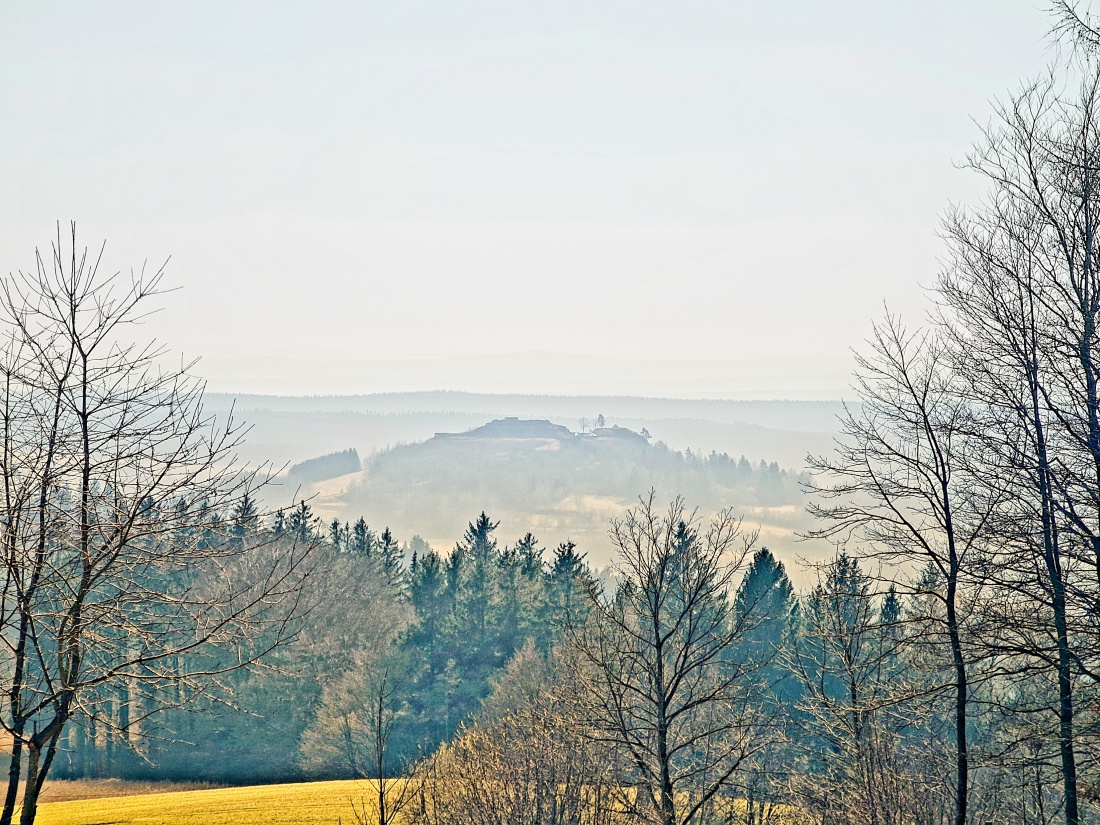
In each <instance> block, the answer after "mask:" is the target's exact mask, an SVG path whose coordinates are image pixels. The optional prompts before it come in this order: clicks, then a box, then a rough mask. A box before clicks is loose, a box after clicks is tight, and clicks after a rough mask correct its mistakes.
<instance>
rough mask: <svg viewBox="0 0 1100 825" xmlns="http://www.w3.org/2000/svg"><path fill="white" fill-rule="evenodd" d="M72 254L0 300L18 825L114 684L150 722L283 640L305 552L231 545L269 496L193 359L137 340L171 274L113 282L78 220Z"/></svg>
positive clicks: (1, 524) (4, 665)
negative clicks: (166, 705) (71, 736)
mask: <svg viewBox="0 0 1100 825" xmlns="http://www.w3.org/2000/svg"><path fill="white" fill-rule="evenodd" d="M70 241H71V247H69V248H67V249H66V248H65V246H64V245H63V243H62V239H61V236H60V229H59V232H58V238H57V241H56V243H55V245H54V246H53V249H52V254H51V256H50V258H49V259H46V260H44V259H43V258H42V257H41V256H38V257H37V266H36V269H35V270H34V271H32V272H29V273H22V272H20V273H18V274H15V275H12V276H10V277H9V278H8V279H6V280H5V281H4V282H3V285H2V287H0V313H2V316H3V317H2V320H3V323H4V324H5V327H6V330H5V334H6V337H5V345H4V348H3V351H2V353H0V483H2V485H3V489H2V491H0V494H2V499H0V553H2V556H0V675H2V678H3V693H2V699H0V728H2V729H3V731H4V732H5V734H6V735H7V736H8V737H9V738H10V743H11V744H10V767H9V772H8V787H7V793H6V796H5V800H4V807H3V812H2V814H0V823H2V824H3V825H8V823H10V822H12V819H13V817H14V815H15V811H16V801H17V794H18V785H19V782H20V778H21V776H25V781H24V783H23V805H22V813H21V817H20V822H21V823H23V825H30V823H32V822H33V821H34V818H35V814H36V807H37V799H38V793H39V791H40V790H41V788H42V784H43V782H44V781H45V779H46V776H47V775H48V773H49V770H50V766H51V764H52V762H53V759H54V756H55V754H56V752H57V746H58V741H59V739H60V737H61V735H62V732H63V731H64V730H65V727H66V725H67V724H68V723H69V722H70V720H72V719H73V717H74V716H75V715H78V714H80V715H84V716H87V717H92V718H94V717H96V715H97V714H98V713H99V708H98V707H97V706H96V704H95V697H96V695H97V693H102V690H103V689H105V688H106V687H108V686H110V685H126V686H127V687H128V689H132V690H134V691H137V690H139V689H140V690H142V691H143V692H144V696H145V698H146V699H147V700H148V702H147V703H146V704H144V705H135V707H139V708H142V709H141V710H140V713H148V712H151V709H152V708H153V707H154V706H155V704H156V702H158V701H164V700H165V697H166V696H168V695H170V692H169V691H167V690H165V688H166V687H167V686H169V685H172V684H175V685H195V686H198V685H199V683H200V682H202V681H203V680H204V679H207V678H209V677H212V676H214V675H215V674H216V673H218V672H224V671H225V670H228V669H233V668H238V667H243V666H247V665H248V664H249V663H251V662H254V661H256V660H257V659H258V658H259V657H261V656H263V655H264V654H265V653H266V652H267V651H269V650H271V649H272V648H273V647H275V646H276V645H279V644H281V643H282V642H283V641H285V639H286V638H287V637H288V634H289V633H290V632H292V628H293V620H294V618H295V616H296V614H297V606H298V600H299V593H300V589H299V585H300V582H301V578H302V576H303V575H304V574H305V571H306V569H307V559H308V555H309V548H308V547H302V546H296V545H294V544H292V543H289V542H278V543H275V542H266V543H261V545H260V546H256V543H255V542H251V541H250V542H242V541H241V540H240V537H239V536H234V535H233V534H232V531H231V529H229V528H230V527H231V522H230V521H229V520H228V518H227V517H228V515H229V513H230V511H231V510H232V509H233V507H234V505H235V504H237V503H239V502H240V501H241V500H242V499H243V498H244V497H245V496H247V495H251V494H252V493H253V492H254V491H255V488H256V487H257V484H258V476H257V474H256V472H255V471H254V470H252V471H250V470H247V469H241V468H239V467H238V466H237V465H236V464H235V462H234V450H235V448H236V445H237V444H238V443H239V441H240V438H241V437H242V434H243V430H242V429H241V428H240V427H239V426H238V425H236V424H234V423H233V421H232V420H229V421H223V422H221V423H220V424H219V423H218V422H216V421H214V420H213V419H212V418H211V417H210V416H208V415H206V414H204V412H203V406H202V395H203V385H202V383H201V382H199V381H197V380H196V379H194V378H193V377H191V375H190V374H189V371H188V366H189V365H185V366H181V367H179V368H177V369H169V368H163V367H162V366H161V364H162V361H163V360H164V359H163V356H164V355H165V351H164V350H163V349H162V348H161V347H159V346H158V345H156V344H149V345H145V346H142V345H137V344H133V343H131V342H130V341H129V340H128V337H127V336H128V334H129V333H130V331H131V330H132V329H133V326H134V325H135V324H137V323H139V322H140V321H142V320H143V319H144V318H145V317H146V316H147V315H148V312H149V308H148V304H149V299H150V298H151V297H153V296H155V295H156V294H157V293H158V291H159V290H160V285H161V278H162V273H161V271H160V270H158V271H157V272H155V273H153V274H152V275H146V274H145V273H144V272H143V273H141V274H139V275H135V276H134V277H133V278H132V279H131V280H130V281H128V282H126V281H124V280H123V279H121V278H120V277H118V276H115V277H105V276H103V275H102V274H101V273H100V271H99V258H89V256H88V253H87V250H84V251H83V252H81V251H80V250H79V248H78V247H77V244H76V232H75V227H74V228H73V230H72V236H71V239H70ZM100 254H102V251H101V253H100ZM218 651H223V652H224V655H219V653H218ZM176 694H178V691H176ZM24 764H25V765H26V768H25V775H24V773H23V765H24Z"/></svg>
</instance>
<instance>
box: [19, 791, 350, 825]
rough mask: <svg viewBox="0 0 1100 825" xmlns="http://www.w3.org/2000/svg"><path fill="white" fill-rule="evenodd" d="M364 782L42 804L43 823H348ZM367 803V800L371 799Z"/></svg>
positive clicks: (190, 792)
mask: <svg viewBox="0 0 1100 825" xmlns="http://www.w3.org/2000/svg"><path fill="white" fill-rule="evenodd" d="M364 796H369V786H368V784H367V783H366V782H361V781H356V780H351V781H341V782H303V783H300V784H295V785H257V786H253V787H248V788H215V789H212V790H201V791H176V792H174V793H153V794H143V795H140V796H117V797H112V798H108V799H82V800H74V801H71V802H50V803H46V804H42V805H39V807H38V819H37V822H38V823H40V825H261V824H262V825H283V823H285V824H286V825H295V824H296V823H300V825H322V824H323V825H335V823H336V822H337V820H338V819H342V820H343V822H344V825H351V824H352V823H354V822H355V817H354V816H353V815H352V804H353V803H354V804H355V805H356V807H358V806H359V803H360V799H361V798H363V797H364ZM368 806H369V803H368Z"/></svg>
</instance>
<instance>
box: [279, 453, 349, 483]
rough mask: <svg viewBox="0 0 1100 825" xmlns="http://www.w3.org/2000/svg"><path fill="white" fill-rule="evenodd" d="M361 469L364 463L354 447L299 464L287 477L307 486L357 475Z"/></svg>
mask: <svg viewBox="0 0 1100 825" xmlns="http://www.w3.org/2000/svg"><path fill="white" fill-rule="evenodd" d="M361 469H363V463H362V461H360V459H359V452H358V451H357V450H356V449H355V448H354V447H353V448H351V449H349V450H341V451H340V452H338V453H328V454H327V455H322V456H318V457H317V458H310V459H307V460H306V461H302V462H299V463H298V464H295V465H293V466H292V467H291V468H290V470H289V471H288V472H287V475H289V476H290V477H291V478H293V479H295V480H298V481H302V482H304V483H306V484H313V483H315V482H318V481H325V480H326V479H330V478H336V477H337V476H344V475H347V474H348V473H357V472H359V471H360V470H361Z"/></svg>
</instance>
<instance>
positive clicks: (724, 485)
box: [284, 417, 808, 565]
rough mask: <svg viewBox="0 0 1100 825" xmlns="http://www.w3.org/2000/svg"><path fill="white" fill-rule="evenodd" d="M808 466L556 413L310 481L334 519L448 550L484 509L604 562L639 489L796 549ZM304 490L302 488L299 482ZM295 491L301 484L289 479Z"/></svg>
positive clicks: (520, 529)
mask: <svg viewBox="0 0 1100 825" xmlns="http://www.w3.org/2000/svg"><path fill="white" fill-rule="evenodd" d="M803 480H804V478H803V476H802V475H801V474H800V473H798V472H795V471H792V470H789V469H785V468H782V467H781V466H780V465H779V464H778V462H774V461H773V462H765V461H759V462H752V461H749V460H748V459H747V458H746V457H744V456H741V455H737V456H733V455H730V454H728V453H725V452H721V453H720V452H717V451H711V452H707V453H702V452H697V451H693V450H690V449H688V450H683V451H680V450H674V449H672V448H671V447H669V446H668V445H667V444H665V443H663V442H657V441H654V440H653V439H652V437H650V436H649V434H648V432H645V431H638V430H634V429H631V428H629V427H623V426H621V425H617V424H616V425H611V426H605V427H597V428H594V429H592V430H586V431H583V432H577V431H574V430H572V429H570V428H569V427H567V426H565V425H563V424H561V423H557V422H554V421H552V420H550V419H524V418H519V417H505V418H500V419H494V420H492V421H490V422H487V423H485V424H483V425H481V426H478V427H474V428H471V429H469V430H466V431H463V432H438V433H436V434H434V435H433V436H432V437H431V438H428V439H426V440H424V441H421V442H417V443H413V444H404V445H399V446H397V447H392V448H390V449H387V450H382V451H379V452H377V453H375V454H374V455H373V456H372V457H371V458H369V459H368V460H367V461H366V462H365V467H364V469H363V470H361V471H359V472H355V473H349V474H346V475H342V476H339V477H336V478H331V479H327V480H325V481H320V482H317V483H315V484H312V485H306V486H304V487H303V488H302V489H301V493H302V494H304V495H307V496H308V495H312V496H314V498H313V499H312V502H311V503H312V506H313V508H314V510H315V511H316V512H318V513H319V514H320V515H321V516H322V517H323V518H324V519H325V520H326V521H327V520H330V519H332V518H339V519H341V520H344V521H353V520H354V519H356V518H358V517H359V516H360V515H362V516H364V517H365V518H366V519H367V521H368V522H369V523H370V524H371V525H372V526H375V527H378V528H381V527H382V526H389V527H391V528H392V529H393V530H394V531H395V533H396V534H397V535H398V536H400V537H403V538H409V537H410V536H412V535H413V534H418V535H420V536H422V537H423V538H425V539H426V540H427V541H428V543H429V544H431V545H432V546H434V547H436V548H437V549H441V550H445V549H447V548H449V547H450V545H451V544H453V542H454V541H455V539H456V538H457V537H458V536H459V535H461V533H462V530H463V529H464V527H465V525H466V523H467V522H468V521H469V520H470V519H471V518H473V517H474V516H475V515H477V513H479V512H481V511H482V510H484V511H486V512H488V513H489V515H490V516H491V517H492V518H493V519H499V520H500V522H501V537H502V539H503V540H505V541H510V540H514V539H516V538H518V537H519V536H521V535H522V534H523V533H525V532H527V531H528V530H529V531H531V532H533V533H534V534H535V535H536V537H538V538H539V539H540V540H541V541H542V543H543V544H544V545H554V544H557V543H558V542H559V541H563V540H565V539H571V540H573V541H575V542H577V543H578V544H579V545H580V547H581V548H582V549H583V550H585V551H586V552H588V553H589V555H590V558H591V559H592V560H593V561H594V563H596V564H598V565H602V564H606V563H607V562H608V561H610V559H611V555H612V547H611V544H610V540H609V538H608V535H607V527H608V522H609V520H610V519H611V518H614V517H617V516H619V515H621V514H622V513H623V512H624V511H625V509H626V508H627V507H629V506H630V505H632V504H633V503H635V502H636V501H637V498H638V496H639V495H643V494H645V493H647V492H648V491H649V490H650V489H655V490H656V491H657V492H658V494H659V495H660V496H662V497H669V496H672V495H676V494H680V495H683V496H684V497H685V499H686V500H687V501H688V503H689V504H690V505H691V506H696V507H699V509H700V513H701V514H703V515H708V514H710V513H713V512H717V511H718V510H722V509H725V508H733V509H734V510H735V511H736V512H737V513H742V514H744V515H745V517H746V522H747V523H751V524H752V525H755V526H759V527H760V528H761V538H762V541H764V542H765V543H767V544H768V545H769V546H771V547H772V548H773V549H774V550H776V551H777V552H779V553H781V554H783V555H786V556H788V557H790V556H792V555H793V554H794V552H795V548H794V542H795V538H794V535H793V534H794V532H795V531H796V530H800V529H803V528H805V527H806V526H808V522H807V519H806V516H805V513H804V511H803V501H802V493H801V487H800V484H801V482H802V481H803ZM295 489H297V487H295ZM284 492H286V493H287V494H289V493H290V492H292V490H291V489H290V485H289V484H288V485H287V486H286V487H285V488H284Z"/></svg>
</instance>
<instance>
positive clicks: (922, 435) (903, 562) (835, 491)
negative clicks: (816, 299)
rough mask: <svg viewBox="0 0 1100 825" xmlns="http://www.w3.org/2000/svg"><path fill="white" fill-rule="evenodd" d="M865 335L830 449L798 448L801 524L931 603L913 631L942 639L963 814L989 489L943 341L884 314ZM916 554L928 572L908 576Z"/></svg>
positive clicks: (962, 817) (957, 816)
mask: <svg viewBox="0 0 1100 825" xmlns="http://www.w3.org/2000/svg"><path fill="white" fill-rule="evenodd" d="M870 344H871V353H870V354H869V355H866V356H859V357H857V363H858V366H857V372H856V391H857V393H858V398H859V403H858V405H856V406H854V407H849V408H846V415H845V417H844V418H843V419H842V434H841V437H840V439H839V440H838V443H837V448H836V451H835V453H834V454H833V455H832V456H824V457H811V458H810V460H809V461H810V466H811V468H812V469H813V470H814V478H813V481H812V482H811V484H810V485H809V491H810V492H811V493H813V494H815V495H816V501H814V502H813V503H812V504H811V505H810V511H811V513H813V515H815V516H816V517H817V518H819V519H821V520H822V521H824V526H822V527H821V528H819V529H817V530H815V531H813V532H812V533H811V534H810V535H812V536H815V537H823V538H828V539H834V540H838V541H840V542H842V543H843V545H844V546H845V547H846V548H849V549H850V551H851V552H853V553H854V554H856V555H857V556H859V557H861V558H864V559H872V560H874V561H876V562H877V563H879V564H883V563H885V564H886V565H887V567H886V571H887V572H886V575H888V576H890V577H891V578H892V579H896V580H897V581H899V582H902V583H908V584H909V585H910V586H909V588H908V589H909V591H910V592H914V591H920V592H921V594H922V595H925V596H927V597H928V598H930V599H931V600H932V601H933V602H934V603H935V604H936V605H937V606H938V607H939V608H942V609H937V610H932V611H930V612H929V615H928V616H927V617H924V618H925V619H927V620H929V621H926V622H925V624H924V631H925V632H924V633H923V634H922V643H935V642H936V641H938V640H942V641H944V642H946V645H947V646H948V648H949V650H950V674H951V675H950V678H949V680H948V681H947V682H946V684H943V687H944V688H947V689H949V690H950V691H951V692H952V694H953V698H954V705H955V712H954V725H953V726H954V739H955V742H954V750H955V782H954V784H955V811H954V821H955V823H956V825H966V822H967V809H968V796H969V788H970V748H969V744H968V741H967V727H968V724H969V721H970V720H969V699H970V691H971V684H970V681H971V680H970V665H971V661H972V659H973V658H974V656H975V655H976V654H975V653H974V652H972V651H969V650H968V649H967V638H968V633H967V623H968V621H969V614H970V612H971V611H970V605H972V604H973V602H974V600H975V599H977V598H978V594H979V591H980V585H979V584H978V582H979V581H980V573H979V572H977V571H978V568H979V565H978V564H977V563H976V557H977V556H978V554H979V553H980V552H981V550H982V545H981V542H982V541H983V540H984V539H985V538H986V534H987V532H988V529H989V522H990V517H991V514H992V512H993V509H994V507H995V505H996V503H997V501H998V497H997V496H996V495H994V496H992V497H990V496H986V495H984V494H983V493H984V492H985V491H984V489H983V485H980V484H977V483H975V478H974V476H973V474H971V473H970V472H968V469H969V464H968V457H967V454H966V447H967V444H968V441H967V437H968V435H969V433H970V428H971V426H972V422H971V410H970V406H969V404H968V403H967V399H966V398H965V396H964V395H963V394H962V393H961V387H960V386H959V384H958V380H957V377H956V375H955V372H954V370H953V368H952V360H953V353H952V350H951V349H950V348H949V347H948V346H945V344H944V343H943V342H942V341H941V340H939V339H938V338H937V337H936V336H935V335H934V334H933V333H929V332H919V333H916V334H910V333H907V332H906V330H905V328H904V327H903V326H902V325H901V323H900V321H899V320H898V319H897V318H896V317H893V316H887V318H886V320H885V322H884V323H883V324H881V325H877V326H875V328H874V332H873V336H872V339H871V342H870ZM927 565H931V566H932V568H933V569H934V570H935V572H936V574H937V575H936V576H935V577H934V578H933V579H929V578H928V577H923V578H921V579H918V578H917V576H916V575H915V574H917V573H918V572H919V571H921V570H923V569H924V568H925V567H926V566H927ZM907 573H908V575H906V574H907ZM930 585H931V587H930Z"/></svg>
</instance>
